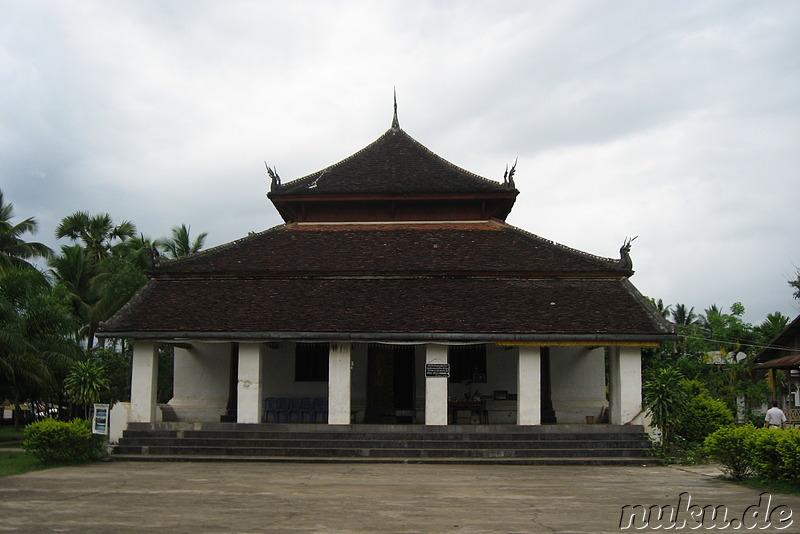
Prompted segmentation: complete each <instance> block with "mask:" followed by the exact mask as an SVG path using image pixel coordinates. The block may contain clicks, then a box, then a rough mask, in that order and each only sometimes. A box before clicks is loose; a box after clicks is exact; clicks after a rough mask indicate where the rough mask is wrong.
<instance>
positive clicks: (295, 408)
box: [287, 398, 303, 423]
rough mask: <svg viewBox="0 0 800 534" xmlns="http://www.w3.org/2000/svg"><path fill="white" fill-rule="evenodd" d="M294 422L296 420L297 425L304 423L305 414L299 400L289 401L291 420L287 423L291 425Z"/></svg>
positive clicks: (292, 399)
mask: <svg viewBox="0 0 800 534" xmlns="http://www.w3.org/2000/svg"><path fill="white" fill-rule="evenodd" d="M292 420H294V422H295V423H302V422H303V412H302V410H301V407H300V399H299V398H291V399H289V418H288V420H287V423H291V422H292Z"/></svg>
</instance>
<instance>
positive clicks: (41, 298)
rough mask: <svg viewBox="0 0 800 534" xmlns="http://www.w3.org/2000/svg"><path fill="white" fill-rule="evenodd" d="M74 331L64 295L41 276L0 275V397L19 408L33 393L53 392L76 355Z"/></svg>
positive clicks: (20, 271)
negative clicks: (57, 379) (59, 377)
mask: <svg viewBox="0 0 800 534" xmlns="http://www.w3.org/2000/svg"><path fill="white" fill-rule="evenodd" d="M74 329H75V325H74V320H73V318H72V316H71V314H70V313H69V305H68V300H67V295H66V292H65V291H63V289H62V288H59V287H56V288H52V287H50V285H49V284H48V282H47V279H46V278H45V276H44V275H43V274H42V273H40V272H38V271H36V270H34V269H30V268H16V269H13V270H11V271H9V272H7V273H6V274H4V275H3V276H1V277H0V377H2V379H3V380H0V390H2V391H0V396H4V397H6V398H10V399H12V400H13V401H14V403H15V404H16V405H17V408H18V407H19V405H20V403H21V401H22V400H23V399H25V398H30V397H31V396H32V395H33V394H34V392H38V395H39V396H41V395H44V394H45V392H46V391H48V390H49V391H51V392H54V391H56V390H57V389H58V388H57V387H56V384H55V382H56V377H57V376H58V375H59V374H61V373H62V372H63V371H64V370H65V369H66V368H67V367H68V365H69V363H71V362H72V361H73V360H74V359H75V358H76V357H78V356H79V355H80V353H81V350H80V347H78V345H77V344H76V343H75V341H74V338H73V335H72V334H73V332H74ZM16 413H19V409H17V410H16ZM17 423H19V420H18V419H17Z"/></svg>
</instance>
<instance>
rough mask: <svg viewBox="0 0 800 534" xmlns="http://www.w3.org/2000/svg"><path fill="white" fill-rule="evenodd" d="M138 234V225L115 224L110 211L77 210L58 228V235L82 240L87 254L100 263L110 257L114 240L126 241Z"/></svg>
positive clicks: (128, 222) (129, 223)
mask: <svg viewBox="0 0 800 534" xmlns="http://www.w3.org/2000/svg"><path fill="white" fill-rule="evenodd" d="M135 235H136V226H135V225H134V224H133V223H132V222H130V221H123V222H122V223H120V224H119V225H116V226H115V225H114V222H113V221H112V219H111V216H110V215H109V214H108V213H101V214H99V215H91V216H90V215H89V214H88V213H87V212H85V211H76V212H75V213H73V214H72V215H68V216H66V217H64V218H63V219H61V223H60V224H59V225H58V227H57V228H56V237H57V238H59V239H60V238H62V237H67V238H69V239H71V240H72V241H80V242H81V243H83V248H84V250H85V251H86V253H87V255H88V256H89V257H90V258H92V260H93V261H95V262H96V263H99V262H101V261H103V260H104V259H105V258H106V257H108V253H109V251H110V250H111V246H112V243H111V242H112V241H113V240H114V239H118V240H120V241H125V240H126V239H130V238H131V237H133V236H135Z"/></svg>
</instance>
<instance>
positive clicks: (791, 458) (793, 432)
mask: <svg viewBox="0 0 800 534" xmlns="http://www.w3.org/2000/svg"><path fill="white" fill-rule="evenodd" d="M781 433H782V436H781V439H780V440H779V441H778V456H780V459H781V468H782V469H781V473H780V477H779V478H780V479H781V480H783V481H785V482H790V483H792V484H800V429H797V428H792V429H790V430H783V431H781Z"/></svg>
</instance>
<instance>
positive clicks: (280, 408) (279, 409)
mask: <svg viewBox="0 0 800 534" xmlns="http://www.w3.org/2000/svg"><path fill="white" fill-rule="evenodd" d="M281 414H284V415H285V416H286V421H284V422H286V423H290V422H291V419H292V415H291V413H290V412H289V399H288V398H286V397H278V399H277V400H276V408H275V422H276V423H280V422H281Z"/></svg>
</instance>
